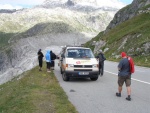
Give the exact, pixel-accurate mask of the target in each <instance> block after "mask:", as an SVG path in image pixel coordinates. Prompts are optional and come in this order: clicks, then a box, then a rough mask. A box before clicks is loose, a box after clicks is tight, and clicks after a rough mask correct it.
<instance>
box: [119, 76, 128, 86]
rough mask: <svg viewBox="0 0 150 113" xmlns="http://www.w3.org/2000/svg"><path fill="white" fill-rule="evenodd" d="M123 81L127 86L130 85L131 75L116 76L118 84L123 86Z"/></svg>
mask: <svg viewBox="0 0 150 113" xmlns="http://www.w3.org/2000/svg"><path fill="white" fill-rule="evenodd" d="M124 82H125V84H126V86H127V87H128V86H130V85H131V75H128V76H118V85H119V86H123V84H124Z"/></svg>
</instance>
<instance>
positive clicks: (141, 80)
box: [54, 61, 150, 113]
mask: <svg viewBox="0 0 150 113" xmlns="http://www.w3.org/2000/svg"><path fill="white" fill-rule="evenodd" d="M55 63H56V64H55V71H54V73H55V76H56V77H57V79H58V81H59V83H60V85H61V87H62V88H63V89H64V91H65V92H66V94H67V95H68V98H69V100H70V102H71V103H72V104H73V105H74V106H75V107H76V109H77V111H78V112H79V113H150V68H144V67H138V66H136V67H135V73H134V74H133V75H132V84H131V88H132V92H131V98H132V100H131V101H127V100H126V99H125V98H126V97H127V92H126V87H125V85H124V86H123V91H122V96H121V97H116V96H115V93H116V92H117V88H118V85H117V72H118V71H117V65H118V63H115V62H110V61H105V69H104V70H105V72H104V75H103V76H102V77H99V79H98V80H97V81H91V80H90V79H71V80H70V81H68V82H65V81H63V79H62V75H61V74H60V70H59V67H58V65H57V61H55Z"/></svg>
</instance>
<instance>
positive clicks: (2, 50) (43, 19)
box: [0, 0, 118, 84]
mask: <svg viewBox="0 0 150 113" xmlns="http://www.w3.org/2000/svg"><path fill="white" fill-rule="evenodd" d="M51 1H52V0H51ZM60 1H61V0H59V2H58V0H54V1H53V2H51V3H48V2H50V1H48V0H47V1H45V2H44V3H43V4H41V5H39V6H35V7H34V8H31V9H21V10H17V11H14V12H11V13H10V12H9V11H5V12H1V13H0V25H1V27H0V84H2V83H4V82H6V81H8V80H11V79H12V78H13V77H15V76H17V75H18V74H20V73H22V72H24V71H26V70H29V69H31V68H32V67H34V66H36V65H37V63H38V62H37V51H38V49H39V48H41V49H42V50H43V53H44V54H45V51H46V50H47V49H50V50H53V51H54V53H56V54H58V53H59V51H60V49H61V46H64V45H80V44H83V43H85V42H87V41H89V40H90V39H91V38H92V37H93V36H95V35H96V34H97V33H98V32H99V31H103V30H104V29H105V28H106V26H107V25H108V24H109V22H110V21H111V20H112V18H113V16H114V14H115V13H116V11H117V10H118V9H116V8H112V7H109V8H108V7H98V6H93V5H92V6H89V5H83V4H82V5H81V4H78V2H79V1H78V2H73V1H70V0H68V1H67V2H63V1H62V2H60Z"/></svg>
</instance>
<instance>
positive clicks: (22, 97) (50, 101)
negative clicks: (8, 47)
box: [0, 66, 77, 113]
mask: <svg viewBox="0 0 150 113" xmlns="http://www.w3.org/2000/svg"><path fill="white" fill-rule="evenodd" d="M44 67H46V66H44ZM56 76H57V75H56ZM0 95H1V96H0V100H1V101H0V113H77V111H76V109H75V108H74V106H73V105H72V104H71V103H70V102H69V101H68V97H67V95H66V94H65V92H64V91H63V89H62V88H61V87H60V85H59V83H58V81H57V79H56V77H55V75H54V74H53V73H52V72H51V73H47V72H46V68H44V69H43V71H42V72H39V71H38V67H36V68H34V69H32V70H30V71H27V72H24V73H23V74H22V75H20V76H18V77H17V78H14V79H13V80H12V81H10V82H7V83H5V84H3V85H0Z"/></svg>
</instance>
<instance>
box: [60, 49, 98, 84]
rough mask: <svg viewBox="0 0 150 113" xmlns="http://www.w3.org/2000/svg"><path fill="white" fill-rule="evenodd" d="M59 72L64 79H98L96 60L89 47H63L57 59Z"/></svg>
mask: <svg viewBox="0 0 150 113" xmlns="http://www.w3.org/2000/svg"><path fill="white" fill-rule="evenodd" d="M59 66H60V72H61V74H62V77H63V80H64V81H69V79H70V78H73V77H74V78H90V79H91V80H93V81H95V80H97V79H98V75H99V74H98V73H99V71H98V61H97V60H96V58H95V56H94V55H93V52H92V51H91V49H90V48H85V47H65V48H63V49H62V51H61V57H60V60H59Z"/></svg>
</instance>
